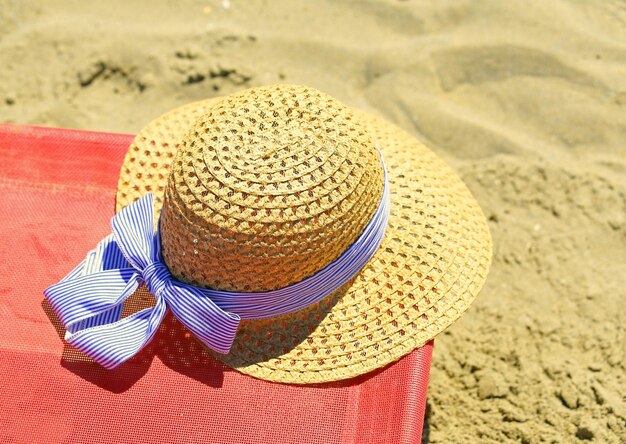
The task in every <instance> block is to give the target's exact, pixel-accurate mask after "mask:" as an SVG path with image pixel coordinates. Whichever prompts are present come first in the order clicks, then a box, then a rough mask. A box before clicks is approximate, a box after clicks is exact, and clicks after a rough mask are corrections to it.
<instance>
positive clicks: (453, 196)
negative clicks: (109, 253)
mask: <svg viewBox="0 0 626 444" xmlns="http://www.w3.org/2000/svg"><path fill="white" fill-rule="evenodd" d="M376 148H378V149H380V151H381V153H382V155H383V157H384V159H385V163H386V165H387V170H388V178H389V183H390V187H391V188H390V191H391V201H392V204H391V216H390V220H389V225H388V228H387V232H386V235H385V239H384V240H383V243H382V245H381V247H380V248H379V249H378V251H377V252H376V254H375V255H374V257H373V258H372V259H371V260H370V261H369V262H368V264H367V265H366V266H365V267H364V268H363V269H362V270H361V271H360V273H359V274H358V275H357V276H356V277H355V278H354V279H353V280H352V281H351V282H349V283H348V284H346V285H344V286H343V287H342V288H341V289H339V290H337V291H336V292H335V293H333V294H332V295H330V296H328V297H327V298H325V299H324V300H322V301H321V302H319V303H318V304H315V305H313V306H310V307H308V308H306V309H304V310H301V311H299V312H297V313H293V314H291V315H287V316H280V317H276V318H272V319H265V320H259V321H242V323H241V326H240V329H239V332H238V334H237V338H236V340H235V343H234V345H233V348H232V350H231V352H230V353H229V354H228V355H219V354H216V356H217V357H218V358H219V359H221V360H222V361H224V362H225V363H226V364H228V365H230V366H232V367H234V368H236V369H238V370H240V371H242V372H244V373H247V374H250V375H253V376H256V377H258V378H262V379H266V380H271V381H278V382H288V383H318V382H327V381H333V380H339V379H345V378H349V377H352V376H356V375H360V374H363V373H366V372H368V371H371V370H373V369H376V368H380V367H383V366H384V365H386V364H388V363H390V362H393V361H395V360H397V359H398V358H400V357H402V356H404V355H405V354H407V353H409V352H411V351H412V350H414V349H416V348H418V347H420V346H422V345H423V344H425V343H426V342H427V341H428V340H430V339H431V338H433V337H434V336H436V335H437V334H438V333H440V332H441V331H442V330H444V329H445V328H446V327H448V326H449V325H450V324H451V323H452V322H454V321H455V320H456V319H457V318H458V317H459V316H460V315H461V314H462V313H463V312H464V311H465V310H466V309H467V308H468V307H469V305H470V304H471V302H472V301H473V300H474V298H475V297H476V295H477V294H478V292H479V290H480V288H481V287H482V285H483V283H484V281H485V278H486V275H487V272H488V269H489V265H490V261H491V238H490V235H489V231H488V227H487V223H486V220H485V218H484V215H483V214H482V211H481V210H480V208H479V206H478V204H477V202H476V201H475V199H474V198H473V196H472V195H471V193H470V192H469V190H468V189H467V187H466V186H465V185H464V184H463V182H462V181H461V180H460V178H459V177H458V176H457V175H456V174H455V173H454V172H453V171H452V170H451V169H450V168H449V167H448V166H447V165H446V164H445V162H443V161H442V160H441V159H440V158H439V157H438V156H436V155H435V154H434V153H433V152H432V151H430V150H429V149H428V148H426V147H425V146H424V145H422V144H421V143H419V142H418V141H417V140H415V139H414V138H412V137H411V136H410V135H409V134H407V133H406V132H404V131H402V130H401V129H399V128H397V127H396V126H394V125H392V124H390V123H388V122H386V121H384V120H382V119H380V118H378V117H374V116H370V115H367V114H365V113H363V112H361V111H358V110H355V109H351V108H348V107H345V106H344V105H342V104H340V103H339V102H337V101H336V100H334V99H332V98H330V97H329V96H327V95H325V94H323V93H320V92H319V91H316V90H313V89H310V88H304V87H297V86H289V85H275V86H270V87H264V88H257V89H253V90H247V91H243V92H241V93H237V94H235V95H232V96H228V97H225V98H221V99H211V100H206V101H202V102H197V103H192V104H189V105H186V106H183V107H181V108H178V109H176V110H174V111H171V112H169V113H167V114H165V115H164V116H161V117H160V118H158V119H156V120H155V121H153V122H151V123H150V124H149V125H148V126H147V127H146V128H145V129H144V130H142V131H141V132H140V133H139V134H138V135H137V137H136V138H135V141H134V142H133V144H132V145H131V147H130V148H129V151H128V154H127V156H126V159H125V161H124V164H123V166H122V171H121V174H120V180H119V184H118V194H117V209H118V210H119V209H121V208H123V207H124V206H125V205H127V204H129V203H131V202H133V201H134V200H135V199H137V198H139V197H141V196H142V195H144V194H145V193H146V192H152V193H154V194H155V197H156V206H157V210H160V209H161V206H162V205H163V216H162V220H161V229H162V241H163V252H164V257H165V260H166V263H167V264H168V267H169V268H170V270H171V271H172V273H173V274H174V275H175V276H176V277H177V278H178V279H180V280H183V281H187V282H192V283H194V284H196V285H204V286H209V287H212V288H220V289H227V290H237V291H260V290H268V289H274V288H280V287H282V286H285V285H288V284H290V283H293V282H296V281H298V280H301V279H302V278H304V277H306V276H309V275H311V274H313V273H314V272H315V271H317V270H319V269H321V268H323V267H324V266H325V265H327V264H328V263H329V262H330V261H332V260H334V259H335V258H336V257H338V256H339V255H340V254H341V253H342V252H343V251H344V250H345V249H346V248H347V246H349V245H350V243H351V242H352V241H353V240H354V239H355V238H356V237H357V236H358V235H359V234H360V232H361V230H362V229H363V227H364V226H365V224H366V223H367V221H368V220H369V218H370V217H371V215H372V214H373V212H374V211H375V209H376V206H377V205H378V202H379V200H380V196H381V193H382V180H383V179H382V169H381V164H380V159H379V157H378V153H377V151H376Z"/></svg>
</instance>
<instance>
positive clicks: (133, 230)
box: [111, 193, 160, 271]
mask: <svg viewBox="0 0 626 444" xmlns="http://www.w3.org/2000/svg"><path fill="white" fill-rule="evenodd" d="M111 228H112V231H113V237H114V238H115V243H116V244H117V246H118V247H119V249H120V251H121V252H122V254H123V255H124V257H125V258H126V260H127V261H128V262H129V263H130V265H132V266H133V268H135V269H136V270H137V271H142V270H144V269H145V268H146V267H148V265H150V264H151V263H152V262H157V261H160V252H159V250H160V248H159V247H160V245H159V238H158V236H155V233H154V204H153V199H152V194H151V193H148V194H146V195H145V196H143V197H142V198H141V199H138V200H136V201H135V202H133V203H132V204H130V205H128V206H127V207H125V208H123V209H122V211H120V212H119V213H117V214H116V215H115V216H113V219H111Z"/></svg>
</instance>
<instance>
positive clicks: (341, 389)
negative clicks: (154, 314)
mask: <svg viewBox="0 0 626 444" xmlns="http://www.w3.org/2000/svg"><path fill="white" fill-rule="evenodd" d="M131 141H132V136H130V135H116V134H105V133H93V132H79V131H72V130H61V129H50V128H33V127H22V126H12V125H0V188H1V189H2V197H1V198H0V214H2V219H1V220H2V224H0V242H1V245H2V247H3V248H2V249H0V263H2V264H3V267H2V268H1V271H0V273H2V276H1V278H0V282H1V283H0V442H2V443H5V442H6V443H93V442H98V443H135V442H137V443H145V442H152V443H158V442H164V443H204V442H213V443H231V442H232V443H270V442H274V443H292V442H293V443H302V442H306V443H335V442H336V443H390V444H391V443H414V442H419V439H420V435H421V430H422V418H423V417H424V407H425V399H426V387H427V383H428V373H429V368H430V358H431V352H432V344H431V343H429V344H427V345H426V346H424V347H423V348H420V349H418V350H416V351H415V352H413V353H411V354H409V355H407V356H406V357H404V358H402V359H401V360H399V361H397V362H396V363H395V364H392V365H389V366H387V367H385V368H384V369H380V370H376V371H374V372H371V373H368V374H366V375H362V376H359V377H357V378H353V379H349V380H345V381H341V382H336V383H327V384H315V385H310V386H295V385H287V384H275V383H271V382H266V381H262V380H259V379H255V378H252V377H249V376H246V375H243V374H241V373H239V372H237V371H234V370H232V369H230V368H229V367H227V366H226V365H224V364H222V363H221V362H220V361H218V360H216V359H214V358H213V357H212V356H211V355H210V354H209V353H208V352H206V351H205V350H204V349H203V348H202V347H201V346H200V345H199V343H198V342H197V341H196V340H195V339H194V338H193V337H192V336H191V335H190V333H189V332H188V331H186V330H185V329H184V327H182V326H181V325H180V324H179V323H178V322H177V321H176V320H175V319H174V318H173V317H172V316H169V315H168V316H167V317H166V319H165V321H164V322H163V324H162V326H161V328H160V330H159V332H158V334H157V336H156V337H155V339H154V341H153V342H152V343H151V344H150V345H149V346H148V347H147V348H145V349H144V350H142V352H141V353H140V354H138V355H137V356H136V357H135V358H133V359H132V360H130V361H128V362H127V363H125V364H123V365H122V366H120V367H119V368H117V369H116V370H113V371H109V370H105V369H103V368H102V367H100V366H99V365H97V364H95V363H94V362H92V361H90V360H89V359H87V358H85V356H84V355H82V354H80V353H79V352H77V351H76V350H74V349H72V348H71V347H69V346H67V345H65V344H64V342H63V340H62V338H63V335H64V331H63V327H62V325H61V324H60V323H59V321H58V319H57V318H56V316H55V315H54V312H53V311H52V310H51V308H50V306H49V305H48V304H47V303H46V302H45V300H44V298H43V295H42V290H43V288H45V287H46V286H48V285H50V284H52V283H55V282H57V281H58V280H59V279H60V278H62V277H63V276H64V275H65V274H66V273H67V272H68V271H69V270H70V269H71V268H72V267H73V266H74V265H75V264H77V263H78V262H79V261H81V260H82V259H83V258H84V256H85V253H86V252H87V251H88V250H89V249H91V248H93V247H94V246H95V245H96V243H97V242H98V241H99V240H100V239H102V238H103V237H104V236H106V235H107V234H109V233H110V227H109V222H110V218H111V216H112V215H113V208H114V198H115V189H116V185H117V179H118V172H119V169H120V165H121V163H122V159H123V157H124V155H125V153H126V151H127V148H128V146H129V144H130V143H131ZM140 296H141V298H139V302H137V303H138V304H141V303H145V304H149V303H150V302H151V301H150V299H151V296H150V295H149V294H148V293H147V292H143V293H141V294H140ZM135 308H136V307H135ZM131 311H132V310H131Z"/></svg>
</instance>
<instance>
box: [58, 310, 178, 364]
mask: <svg viewBox="0 0 626 444" xmlns="http://www.w3.org/2000/svg"><path fill="white" fill-rule="evenodd" d="M166 311H167V306H166V304H165V300H164V299H163V298H157V303H156V305H155V306H154V307H151V308H146V309H145V310H142V311H139V312H137V313H135V314H133V315H131V316H129V317H127V318H124V319H122V320H121V321H117V322H114V323H111V324H106V325H100V326H97V327H92V328H86V329H84V330H80V331H78V332H76V333H73V334H71V333H69V332H68V334H66V337H65V339H66V340H67V342H68V343H69V344H71V345H72V346H74V347H76V348H77V349H78V350H80V351H81V352H83V353H85V354H86V355H87V356H89V357H90V358H92V359H93V360H94V361H96V362H97V363H98V364H100V365H102V366H103V367H105V368H107V369H112V368H115V367H117V366H118V365H120V364H122V363H123V362H125V361H127V360H128V359H130V358H132V357H133V356H135V354H137V353H138V352H139V351H140V350H141V349H142V348H143V347H145V346H146V345H147V344H148V343H149V342H150V341H151V340H152V338H153V337H154V335H155V333H156V332H157V330H158V328H159V324H160V323H161V321H162V320H163V317H164V316H165V313H166Z"/></svg>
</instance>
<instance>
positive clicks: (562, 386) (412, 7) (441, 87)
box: [0, 0, 626, 443]
mask: <svg viewBox="0 0 626 444" xmlns="http://www.w3.org/2000/svg"><path fill="white" fill-rule="evenodd" d="M153 3H156V2H148V1H145V2H133V1H130V0H125V1H107V2H98V3H96V2H83V1H71V0H56V1H46V2H39V3H36V2H22V1H17V0H16V1H11V0H9V1H7V0H0V121H5V122H16V123H34V124H41V125H54V126H64V127H74V128H85V129H94V130H103V131H122V132H135V131H137V130H139V129H140V128H141V127H142V126H143V125H144V124H145V123H147V122H148V121H149V120H150V119H152V118H154V117H156V116H158V115H159V114H161V113H163V112H165V111H167V110H169V109H171V108H172V107H174V106H176V105H179V104H183V103H186V102H189V101H192V100H196V99H201V98H206V97H211V96H215V95H222V94H227V93H230V92H233V91H236V90H239V89H243V88H247V87H250V86H257V85H261V84H266V83H276V82H290V83H299V84H306V85H309V86H312V87H316V88H319V89H321V90H324V91H326V92H328V93H330V94H331V95H334V96H335V97H337V98H339V99H341V100H343V101H345V102H347V103H349V104H352V105H355V106H359V107H362V108H365V109H368V110H370V111H374V112H377V113H379V114H381V115H383V116H386V117H387V118H389V119H390V120H392V121H394V122H396V123H397V124H399V125H400V126H402V127H404V128H406V129H407V130H408V131H410V132H412V133H413V134H414V135H415V136H416V137H419V138H420V139H422V140H423V141H425V142H426V143H427V144H429V145H430V146H431V147H432V148H433V149H434V150H435V151H436V152H438V153H439V154H440V155H441V156H443V157H444V158H445V159H446V160H447V161H448V162H450V163H451V164H452V165H453V166H454V167H455V168H456V169H457V171H459V173H460V174H461V175H462V177H463V178H464V180H466V182H467V183H468V185H469V186H470V188H471V189H472V191H473V192H474V193H475V195H476V196H477V198H478V200H479V201H480V203H481V205H482V207H483V208H484V210H485V213H486V214H487V216H488V218H489V221H490V226H491V230H492V233H493V237H494V242H495V257H494V265H493V269H492V273H491V275H490V277H489V279H488V282H487V284H486V287H485V289H484V291H483V292H482V294H481V296H480V297H479V299H478V300H477V302H476V303H475V305H474V306H473V308H472V309H471V310H470V311H469V312H468V313H467V315H466V316H465V317H463V319H462V320H461V321H460V322H458V323H457V324H455V325H454V326H453V327H452V328H450V329H449V330H448V331H447V332H446V333H444V334H443V335H442V336H440V337H439V338H438V339H437V341H436V347H435V356H434V364H433V370H432V379H431V385H430V394H429V414H428V417H427V425H426V429H425V433H424V440H425V441H428V442H432V443H442V442H503V441H507V442H509V441H510V442H523V443H538V442H576V441H578V440H591V441H593V442H602V443H604V442H609V443H613V442H626V434H625V432H624V430H625V421H626V409H625V402H624V396H625V394H626V393H625V392H626V390H625V381H624V374H625V372H624V367H625V364H626V362H625V359H624V354H625V353H624V339H625V337H624V327H623V326H624V324H625V322H624V306H625V305H626V304H625V303H624V301H625V300H626V282H625V280H626V279H625V278H626V221H625V219H626V4H625V3H623V2H619V1H593V0H590V1H583V0H580V1H571V2H565V1H540V0H536V1H507V2H502V1H498V0H491V1H482V2H470V1H438V2H431V1H393V2H392V1H388V2H370V1H365V2H357V1H343V2H338V1H330V0H329V1H319V2H313V1H287V0H284V1H276V2H270V1H254V2H247V1H246V2H244V1H241V0H230V1H227V0H224V1H221V0H220V1H169V2H160V3H159V5H155V4H153ZM104 5H106V6H104Z"/></svg>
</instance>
